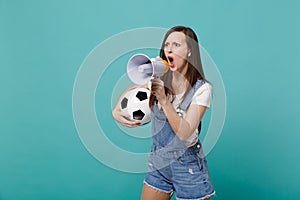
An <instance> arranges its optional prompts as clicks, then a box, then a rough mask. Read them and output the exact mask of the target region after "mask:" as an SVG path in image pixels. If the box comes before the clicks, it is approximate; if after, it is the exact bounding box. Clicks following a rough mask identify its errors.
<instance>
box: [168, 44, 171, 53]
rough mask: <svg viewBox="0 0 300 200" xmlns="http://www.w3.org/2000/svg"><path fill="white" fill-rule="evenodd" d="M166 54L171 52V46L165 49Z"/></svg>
mask: <svg viewBox="0 0 300 200" xmlns="http://www.w3.org/2000/svg"><path fill="white" fill-rule="evenodd" d="M167 52H168V53H171V52H172V48H171V45H170V46H169V47H168V48H167Z"/></svg>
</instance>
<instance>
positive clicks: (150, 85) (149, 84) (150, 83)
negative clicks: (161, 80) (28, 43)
mask: <svg viewBox="0 0 300 200" xmlns="http://www.w3.org/2000/svg"><path fill="white" fill-rule="evenodd" d="M152 79H154V77H153V76H152V77H151V79H150V81H149V82H148V89H149V90H150V91H151V87H152V82H151V80H152Z"/></svg>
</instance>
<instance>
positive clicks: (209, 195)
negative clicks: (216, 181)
mask: <svg viewBox="0 0 300 200" xmlns="http://www.w3.org/2000/svg"><path fill="white" fill-rule="evenodd" d="M215 194H216V191H213V193H211V194H208V195H206V196H204V197H200V198H196V199H186V198H178V197H176V200H203V199H206V198H208V197H211V196H213V195H215Z"/></svg>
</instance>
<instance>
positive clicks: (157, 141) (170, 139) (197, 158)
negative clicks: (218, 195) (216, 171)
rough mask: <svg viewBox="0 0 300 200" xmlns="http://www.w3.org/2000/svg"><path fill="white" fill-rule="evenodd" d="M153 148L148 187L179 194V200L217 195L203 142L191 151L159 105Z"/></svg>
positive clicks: (182, 107) (185, 103)
mask: <svg viewBox="0 0 300 200" xmlns="http://www.w3.org/2000/svg"><path fill="white" fill-rule="evenodd" d="M202 84H204V81H202V80H198V81H197V82H196V84H195V85H194V87H193V88H192V89H191V90H190V91H189V93H188V95H187V96H186V98H185V99H184V100H183V101H182V103H181V105H180V109H179V110H178V114H179V116H182V111H185V110H186V109H187V108H188V106H189V104H190V102H191V100H192V97H193V95H194V93H195V92H196V91H197V90H198V88H200V87H201V86H202ZM151 121H152V139H153V144H152V147H151V152H150V154H149V159H148V165H149V171H148V173H147V176H146V179H145V184H147V185H148V186H150V187H152V188H155V189H156V190H159V191H162V192H165V193H171V192H173V191H175V192H176V197H177V199H204V198H207V197H209V196H211V195H213V194H214V193H215V191H214V188H213V186H212V183H211V180H210V176H209V171H208V168H207V161H206V159H205V156H204V153H203V150H202V146H201V143H200V141H199V140H198V142H197V143H196V144H195V145H194V146H192V147H187V146H186V145H185V144H184V143H183V142H182V141H181V140H180V139H179V138H178V137H177V136H176V134H175V133H174V131H173V129H172V128H171V126H170V123H169V122H168V119H167V118H166V116H165V114H164V111H163V110H162V109H159V108H158V106H157V105H154V106H153V111H152V119H151Z"/></svg>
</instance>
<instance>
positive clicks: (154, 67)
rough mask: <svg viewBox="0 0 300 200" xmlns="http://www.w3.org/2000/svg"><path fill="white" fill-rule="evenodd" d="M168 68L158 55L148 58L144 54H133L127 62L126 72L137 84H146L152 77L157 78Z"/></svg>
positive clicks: (166, 63)
mask: <svg viewBox="0 0 300 200" xmlns="http://www.w3.org/2000/svg"><path fill="white" fill-rule="evenodd" d="M168 70H169V64H168V62H167V61H165V60H163V59H162V58H160V57H156V58H149V57H148V56H146V55H145V54H135V55H133V56H132V57H131V58H130V59H129V61H128V64H127V74H128V76H129V78H130V80H131V81H132V82H134V83H135V84H137V85H144V84H147V83H148V82H149V81H150V80H151V79H152V78H153V77H155V78H159V77H161V76H162V75H164V74H165V73H166V72H167V71H168Z"/></svg>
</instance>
